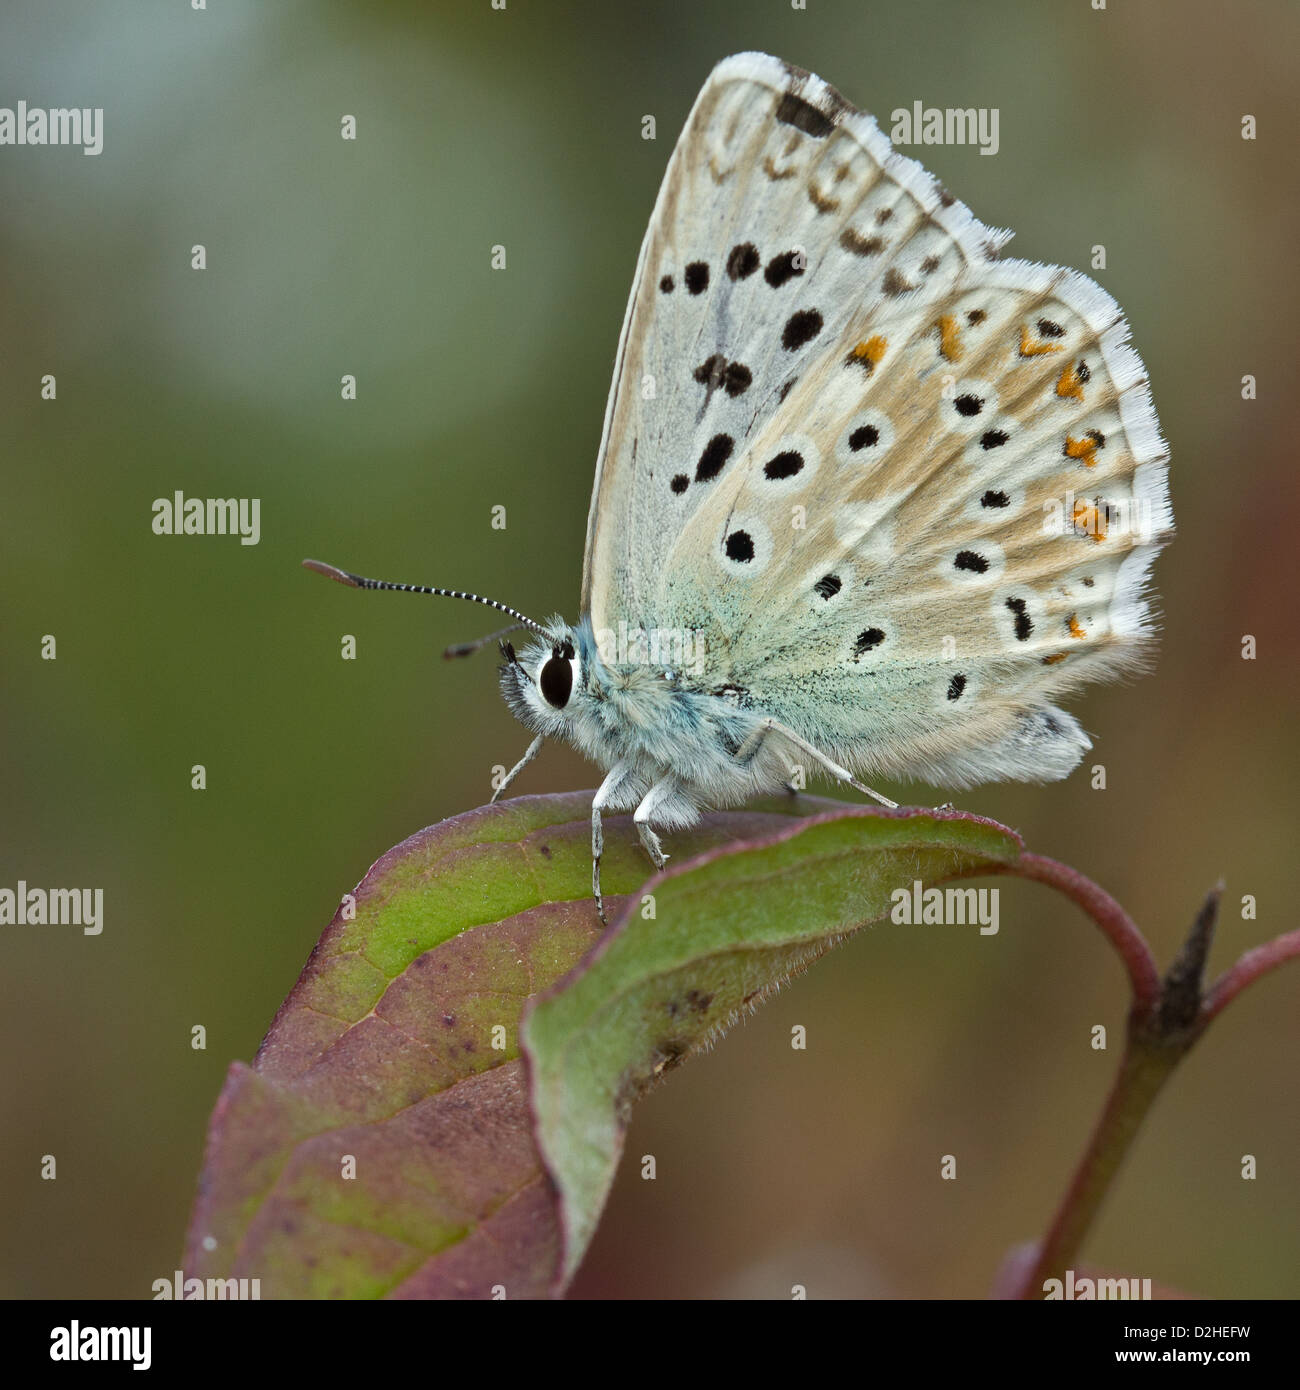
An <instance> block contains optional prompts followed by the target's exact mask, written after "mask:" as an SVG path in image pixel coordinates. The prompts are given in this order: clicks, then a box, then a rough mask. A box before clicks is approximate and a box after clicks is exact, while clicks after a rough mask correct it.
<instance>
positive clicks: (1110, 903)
mask: <svg viewBox="0 0 1300 1390" xmlns="http://www.w3.org/2000/svg"><path fill="white" fill-rule="evenodd" d="M1007 869H1008V871H1009V872H1010V873H1013V874H1019V875H1020V877H1021V878H1029V879H1033V880H1034V881H1035V882H1037V883H1046V884H1050V885H1051V887H1053V888H1055V889H1056V890H1057V891H1058V892H1060V893H1064V894H1065V896H1066V897H1067V898H1071V899H1073V901H1074V902H1076V903H1078V905H1079V906H1080V907H1081V908H1083V910H1084V911H1085V912H1086V913H1087V914H1088V916H1089V917H1091V918H1092V920H1093V921H1094V922H1096V924H1097V925H1098V926H1099V927H1100V928H1101V930H1102V932H1103V933H1104V934H1105V936H1106V938H1107V940H1109V941H1110V943H1111V945H1112V946H1114V947H1115V949H1116V951H1118V952H1119V956H1120V959H1121V960H1122V961H1123V962H1124V968H1125V969H1126V970H1127V971H1128V978H1129V983H1130V985H1131V986H1132V990H1133V1011H1134V1013H1135V1014H1136V1015H1138V1016H1139V1017H1146V1016H1147V1015H1149V1014H1150V1013H1151V1011H1152V1010H1153V1009H1154V1008H1155V1006H1156V1004H1157V1002H1158V1001H1159V999H1160V972H1159V970H1157V968H1156V962H1155V957H1154V956H1152V954H1151V950H1150V947H1148V946H1147V943H1146V940H1145V939H1144V938H1143V936H1142V933H1141V932H1140V931H1139V930H1138V929H1137V924H1136V923H1135V922H1134V921H1133V919H1132V918H1131V917H1130V916H1129V915H1128V913H1127V912H1125V911H1124V909H1123V908H1122V907H1121V906H1120V905H1119V904H1118V903H1117V902H1116V901H1115V899H1114V898H1112V897H1111V895H1110V894H1109V893H1107V892H1106V890H1105V889H1104V888H1099V887H1098V886H1097V884H1095V883H1094V882H1093V881H1092V880H1091V879H1090V878H1085V877H1084V876H1083V874H1081V873H1080V872H1079V871H1078V870H1077V869H1072V868H1070V866H1069V865H1068V864H1061V863H1059V862H1058V861H1057V860H1055V859H1048V858H1047V857H1046V856H1045V855H1041V854H1028V853H1026V854H1022V855H1021V856H1020V858H1019V859H1017V860H1016V862H1015V863H1014V864H1009V865H1007Z"/></svg>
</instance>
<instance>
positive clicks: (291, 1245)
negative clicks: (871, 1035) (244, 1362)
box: [185, 793, 1019, 1298]
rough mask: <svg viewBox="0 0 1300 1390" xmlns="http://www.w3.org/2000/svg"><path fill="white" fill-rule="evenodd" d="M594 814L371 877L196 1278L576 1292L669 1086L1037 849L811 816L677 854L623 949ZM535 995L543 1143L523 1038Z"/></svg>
mask: <svg viewBox="0 0 1300 1390" xmlns="http://www.w3.org/2000/svg"><path fill="white" fill-rule="evenodd" d="M590 802H591V793H575V794H569V795H563V796H541V797H524V798H518V799H514V800H511V801H507V802H504V803H502V804H500V805H498V806H494V807H484V808H481V809H480V810H477V811H471V812H469V813H467V814H466V815H463V816H458V817H456V818H454V819H453V820H449V821H445V822H443V823H442V824H440V825H437V826H434V827H431V828H430V829H427V830H423V831H421V832H420V833H419V834H417V835H415V836H413V837H412V838H411V839H409V840H407V841H405V842H404V843H403V844H401V845H398V846H397V847H396V848H395V849H393V850H390V851H389V852H388V853H387V854H386V855H384V856H383V858H381V859H380V860H378V861H377V862H376V863H375V864H374V866H373V867H372V868H371V870H370V872H369V873H368V874H367V875H366V877H365V879H364V880H363V882H362V883H361V884H360V885H359V886H358V888H357V889H356V892H355V895H354V897H355V912H354V914H353V913H352V912H351V911H350V909H349V902H348V900H347V899H345V900H344V905H343V906H341V907H340V909H339V911H338V913H336V914H335V917H334V920H333V921H332V922H331V923H330V925H329V927H328V928H327V929H326V931H325V933H324V934H323V935H322V937H321V939H320V941H319V942H318V944H317V946H316V948H315V950H314V951H313V952H312V955H311V958H310V959H309V960H308V962H307V965H306V967H305V969H304V970H303V973H302V976H301V977H300V979H299V981H298V983H297V984H296V985H295V987H294V989H293V990H292V991H291V993H290V994H289V996H288V998H287V999H286V1000H285V1002H284V1004H283V1005H282V1007H281V1009H280V1011H279V1013H278V1014H277V1015H276V1018H275V1021H274V1022H273V1024H272V1026H271V1029H270V1032H269V1033H268V1034H267V1037H266V1039H265V1040H264V1042H263V1044H262V1047H261V1049H260V1050H259V1052H258V1055H257V1058H256V1060H255V1061H254V1063H253V1065H252V1067H248V1066H245V1065H243V1064H240V1063H236V1064H235V1065H234V1066H233V1067H232V1068H231V1070H230V1073H229V1075H228V1076H227V1080H226V1084H225V1087H224V1089H223V1091H222V1094H221V1097H220V1099H219V1100H218V1103H217V1106H216V1109H215V1110H214V1112H213V1116H212V1120H211V1123H210V1126H209V1133H208V1142H207V1149H206V1153H205V1158H204V1167H203V1172H202V1174H201V1177H200V1183H199V1192H198V1197H197V1199H196V1202H195V1208H194V1213H193V1216H192V1220H191V1226H190V1232H189V1238H188V1243H187V1249H186V1255H185V1270H186V1273H187V1275H189V1276H190V1277H194V1278H199V1279H224V1278H239V1277H245V1278H254V1277H256V1278H260V1280H261V1293H262V1296H263V1297H266V1298H276V1297H279V1298H368V1297H380V1296H388V1297H406V1298H452V1297H491V1296H492V1291H493V1289H494V1287H496V1286H501V1287H502V1288H503V1289H504V1291H505V1293H506V1295H507V1296H508V1297H511V1298H520V1297H537V1296H544V1295H546V1294H547V1293H548V1292H554V1291H555V1290H556V1289H558V1288H560V1287H562V1285H563V1283H564V1282H566V1281H567V1279H568V1277H569V1276H570V1275H571V1273H572V1270H573V1269H574V1268H575V1267H576V1265H577V1262H578V1261H579V1260H580V1259H581V1255H582V1252H583V1250H584V1249H585V1247H586V1243H587V1241H588V1239H589V1238H590V1234H591V1231H592V1229H594V1225H595V1221H596V1219H597V1217H598V1215H599V1211H600V1208H601V1206H602V1205H603V1203H604V1200H605V1196H606V1193H607V1191H608V1187H609V1182H610V1179H611V1178H612V1175H613V1172H614V1167H615V1165H616V1163H617V1159H618V1152H619V1148H620V1145H621V1141H622V1133H623V1125H624V1122H625V1119H626V1114H627V1110H628V1107H629V1106H630V1104H631V1102H632V1100H633V1099H634V1098H635V1096H636V1095H637V1094H639V1093H640V1091H641V1090H642V1089H644V1087H645V1086H646V1085H647V1084H649V1083H650V1082H651V1081H653V1080H654V1079H655V1077H657V1076H658V1075H660V1074H662V1072H664V1071H665V1070H667V1069H668V1067H669V1066H671V1065H674V1064H676V1062H678V1061H680V1060H681V1058H682V1057H684V1056H685V1055H686V1054H687V1053H688V1052H690V1051H693V1050H695V1049H696V1048H697V1047H699V1046H701V1045H702V1044H703V1043H704V1042H705V1041H706V1040H707V1039H708V1038H709V1037H710V1036H711V1035H712V1034H714V1033H716V1032H718V1031H719V1030H720V1028H721V1027H723V1026H725V1024H726V1022H727V1021H728V1020H729V1019H730V1018H731V1017H732V1016H734V1014H735V1013H736V1012H737V1011H738V1010H740V1009H742V1008H744V1007H750V1006H753V1005H754V1004H756V1003H757V1002H758V1000H759V999H761V998H762V997H763V995H764V994H765V993H766V992H767V991H769V990H770V989H772V988H774V987H775V986H776V985H777V984H779V983H780V981H781V980H783V979H786V978H788V976H789V975H790V973H792V972H793V971H794V970H797V969H799V968H802V966H803V965H805V964H806V963H807V962H808V961H809V960H811V959H812V958H813V957H814V956H816V955H818V954H820V953H821V952H822V951H824V950H826V949H828V948H829V946H830V945H832V944H834V942H835V940H837V939H838V938H839V937H840V936H841V935H842V934H843V933H844V932H846V931H848V930H851V929H852V928H853V927H854V926H857V925H861V924H862V923H864V922H866V921H868V920H870V919H871V918H872V917H874V916H879V915H881V913H883V912H884V911H885V910H886V908H887V907H888V903H889V889H890V888H891V887H895V886H898V885H899V884H900V883H903V882H906V883H908V884H910V883H911V882H912V880H913V879H914V878H921V879H923V880H927V881H933V880H934V879H935V878H937V877H941V876H950V875H952V874H954V873H958V872H978V871H980V870H981V869H982V868H985V867H991V866H993V865H996V864H997V863H1000V862H1005V861H1007V860H1008V859H1014V858H1015V856H1016V854H1017V853H1018V852H1019V842H1018V840H1017V839H1016V838H1015V836H1014V835H1013V834H1012V832H1010V831H1007V830H1005V829H1004V828H1002V827H1000V826H997V825H995V824H994V823H993V822H989V821H982V820H979V819H978V818H975V817H971V816H963V815H960V814H958V813H927V812H915V813H913V812H900V813H878V812H874V811H869V810H863V809H862V808H856V807H849V806H845V805H843V804H842V803H838V802H831V801H825V800H821V799H813V798H799V799H794V798H790V799H786V800H782V801H780V802H775V803H771V804H769V805H767V806H766V807H760V808H755V809H752V810H747V811H744V812H735V813H730V814H727V815H718V816H711V817H708V818H706V820H705V821H704V822H703V823H702V825H701V827H700V828H699V829H698V830H697V831H696V832H694V833H693V834H691V835H689V836H688V835H679V836H676V837H674V844H673V849H674V851H675V852H676V854H677V856H678V858H677V859H676V860H674V863H673V866H672V868H671V869H670V871H669V873H668V874H666V875H663V876H661V877H660V878H658V879H656V880H653V881H652V885H651V888H650V891H652V892H653V894H654V898H655V910H656V918H655V920H653V921H646V920H643V919H642V917H641V916H640V912H639V908H640V899H639V898H638V899H636V900H634V901H633V902H632V904H631V905H630V906H631V908H632V911H631V913H630V915H629V916H628V918H627V920H626V921H624V922H622V923H617V922H616V924H615V927H614V928H613V929H611V931H610V932H609V933H607V934H606V936H605V938H604V939H603V940H600V923H599V921H598V919H597V917H596V914H595V910H594V907H593V905H592V902H591V898H590V885H591V859H590ZM810 812H816V813H817V814H815V815H812V816H811V818H808V817H809V813H810ZM605 843H606V856H605V860H604V865H603V870H602V872H603V876H604V881H605V883H606V885H607V888H608V889H609V892H610V895H611V896H610V898H609V902H610V905H611V908H612V909H613V910H614V911H615V912H616V911H618V909H619V907H620V906H621V904H620V903H619V901H618V898H617V895H618V894H620V893H627V892H629V891H631V890H633V889H635V888H637V887H638V886H639V885H640V884H641V882H642V880H643V879H644V878H645V873H646V867H647V866H646V863H645V860H644V857H643V854H642V851H641V849H640V846H639V844H638V842H637V838H636V835H635V833H634V831H633V829H632V827H631V825H630V823H629V822H628V821H627V820H626V818H618V819H614V820H612V821H610V822H609V823H608V826H607V833H606V841H605ZM692 855H695V856H697V857H695V858H693V859H692V858H690V856H692ZM598 941H599V942H600V944H599V946H597V942H598ZM593 947H594V948H596V949H594V950H593ZM543 993H544V994H545V998H544V999H543V998H539V996H541V995H542V994H543ZM534 1000H536V1001H537V1007H536V1008H535V1009H534V1010H533V1012H532V1014H531V1015H530V1016H529V1019H528V1024H527V1030H528V1031H527V1038H528V1047H529V1049H530V1052H531V1057H530V1061H531V1066H532V1071H533V1076H532V1085H531V1093H532V1098H533V1103H534V1105H535V1106H536V1110H537V1117H536V1135H537V1138H536V1139H535V1138H534V1117H533V1115H532V1114H531V1113H530V1107H529V1092H530V1087H529V1084H528V1078H527V1077H526V1075H525V1071H524V1067H525V1062H524V1059H523V1057H522V1056H521V1051H520V1041H519V1033H518V1029H519V1022H520V1018H521V1014H522V1013H523V1012H524V1010H525V1008H526V1006H527V1005H528V1004H529V1003H530V1001H534ZM670 1006H672V1008H674V1009H675V1012H673V1011H672V1009H670ZM494 1030H495V1032H494ZM494 1042H495V1043H498V1044H500V1046H494ZM543 1155H544V1156H545V1163H544V1162H543ZM548 1170H549V1171H548Z"/></svg>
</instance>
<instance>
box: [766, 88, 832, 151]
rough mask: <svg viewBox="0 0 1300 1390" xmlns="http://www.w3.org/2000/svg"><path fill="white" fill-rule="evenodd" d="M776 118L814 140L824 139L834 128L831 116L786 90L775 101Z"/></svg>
mask: <svg viewBox="0 0 1300 1390" xmlns="http://www.w3.org/2000/svg"><path fill="white" fill-rule="evenodd" d="M776 118H777V120H778V121H780V122H781V124H782V125H792V126H794V128H795V129H796V130H802V131H803V133H804V134H805V135H811V136H812V137H813V139H814V140H824V139H825V138H826V136H828V135H829V134H830V133H831V131H832V130H834V129H835V121H834V118H833V117H831V116H828V115H827V114H826V113H825V112H824V111H822V110H820V109H819V108H818V107H816V106H814V105H813V104H812V102H810V101H805V100H804V99H803V97H798V96H795V94H794V93H793V92H786V93H785V95H784V96H782V98H781V100H780V101H779V102H778V103H777V107H776Z"/></svg>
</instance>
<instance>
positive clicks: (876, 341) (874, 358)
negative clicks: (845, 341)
mask: <svg viewBox="0 0 1300 1390" xmlns="http://www.w3.org/2000/svg"><path fill="white" fill-rule="evenodd" d="M888 346H889V344H888V343H886V341H885V340H884V339H883V338H882V337H881V336H880V334H879V333H876V334H873V335H872V336H871V337H870V338H868V339H867V340H866V342H864V343H859V344H858V345H857V347H855V348H854V349H853V352H852V354H851V355H852V356H853V357H854V358H855V359H856V360H857V361H859V362H861V363H862V364H863V366H867V365H870V366H872V367H874V366H876V365H877V364H878V363H879V362H880V359H881V358H882V357H883V356H884V355H885V349H886V348H887V347H888Z"/></svg>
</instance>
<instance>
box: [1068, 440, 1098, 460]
mask: <svg viewBox="0 0 1300 1390" xmlns="http://www.w3.org/2000/svg"><path fill="white" fill-rule="evenodd" d="M1065 456H1066V458H1072V459H1082V460H1083V462H1084V464H1085V466H1086V467H1088V468H1095V467H1096V466H1097V441H1096V439H1095V438H1094V437H1093V436H1092V435H1091V434H1085V435H1084V436H1083V438H1082V439H1071V438H1070V436H1069V435H1068V434H1067V435H1066V436H1065Z"/></svg>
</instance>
